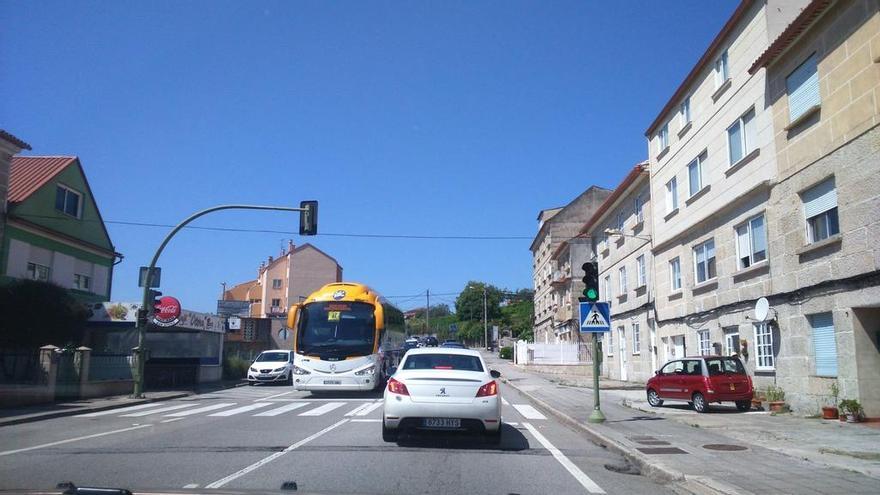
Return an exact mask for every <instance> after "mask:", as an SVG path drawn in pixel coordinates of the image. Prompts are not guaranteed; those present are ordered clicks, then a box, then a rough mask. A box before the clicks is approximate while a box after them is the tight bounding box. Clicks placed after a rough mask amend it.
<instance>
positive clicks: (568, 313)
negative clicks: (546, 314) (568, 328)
mask: <svg viewBox="0 0 880 495" xmlns="http://www.w3.org/2000/svg"><path fill="white" fill-rule="evenodd" d="M573 318H574V312H573V311H572V306H571V305H570V304H564V305H562V306H559V308H558V309H557V310H556V312H555V313H553V319H554V320H556V321H559V322H563V321H568V320H571V319H573Z"/></svg>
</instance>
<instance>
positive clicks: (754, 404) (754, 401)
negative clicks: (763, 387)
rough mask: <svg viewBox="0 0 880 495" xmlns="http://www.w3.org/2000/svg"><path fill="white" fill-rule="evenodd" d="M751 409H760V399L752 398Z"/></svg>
mask: <svg viewBox="0 0 880 495" xmlns="http://www.w3.org/2000/svg"><path fill="white" fill-rule="evenodd" d="M752 409H762V407H761V399H752Z"/></svg>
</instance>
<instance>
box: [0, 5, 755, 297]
mask: <svg viewBox="0 0 880 495" xmlns="http://www.w3.org/2000/svg"><path fill="white" fill-rule="evenodd" d="M737 3H738V2H736V1H734V0H724V1H712V2H705V1H702V0H699V1H675V2H666V1H648V2H634V1H621V2H615V3H614V5H613V7H611V8H609V7H608V5H609V4H607V3H604V2H597V1H596V2H594V1H589V2H583V1H570V2H563V1H559V2H545V1H531V2H513V1H497V2H489V1H476V2H474V1H462V2H451V1H444V2H439V1H438V2H353V1H352V2H324V1H321V2H286V1H278V2H266V1H255V2H220V1H218V2H195V1H194V2H149V3H146V2H143V3H135V2H111V1H103V2H61V1H58V2H28V3H18V2H9V1H2V4H0V5H2V7H0V24H2V25H3V26H4V29H3V30H2V31H0V66H2V67H3V68H4V70H3V71H2V72H0V92H2V94H3V95H4V96H3V98H2V101H0V127H2V128H5V129H7V130H8V131H10V132H12V133H13V134H15V135H16V136H18V137H20V138H21V139H23V140H25V141H27V142H29V143H30V144H31V145H32V146H33V148H34V149H33V151H32V152H30V153H28V154H35V155H77V156H79V157H80V159H81V160H82V163H83V166H84V168H85V170H86V174H87V175H88V178H89V181H90V183H91V186H92V190H93V192H94V193H95V195H96V197H97V200H98V204H99V207H100V209H101V212H102V214H103V216H104V219H105V220H108V221H129V222H152V223H162V224H174V223H177V222H178V221H180V220H181V219H183V218H184V217H185V216H187V215H188V214H190V213H191V212H193V211H195V210H198V209H201V208H205V207H209V206H213V205H216V204H222V203H252V204H269V205H297V204H298V203H299V201H300V200H302V199H317V200H319V201H320V205H321V206H320V230H321V231H322V232H326V233H349V234H413V235H474V236H482V235H501V236H533V235H534V234H535V231H536V227H537V223H536V220H535V217H536V215H537V212H538V210H540V209H543V208H548V207H554V206H560V205H563V204H565V203H567V202H568V201H570V200H571V199H572V198H574V197H575V196H576V195H577V194H579V193H580V192H581V191H583V190H584V189H586V188H587V187H589V186H590V185H592V184H596V185H600V186H604V187H614V186H615V185H616V184H617V183H618V181H619V180H620V179H621V178H622V177H623V175H624V174H625V173H626V172H627V170H628V169H629V168H630V167H631V166H632V165H633V164H635V163H636V162H638V161H641V160H643V159H644V158H645V155H646V152H647V147H646V144H645V138H644V135H643V133H644V130H645V128H646V127H647V126H648V124H649V123H650V122H651V121H652V120H653V119H654V117H655V116H656V114H657V113H658V112H659V110H660V109H661V108H662V106H663V105H664V104H665V103H666V100H667V99H668V98H669V96H671V94H672V92H673V91H674V90H675V89H676V88H677V86H678V84H679V83H680V82H681V80H682V79H683V78H684V76H685V75H686V74H687V72H688V71H689V70H690V68H691V67H692V66H693V64H694V63H695V62H696V61H697V59H698V58H699V56H700V55H701V54H702V52H703V51H704V50H705V48H706V47H707V46H708V44H709V42H710V41H711V40H712V38H713V37H714V35H715V34H716V33H717V32H718V30H720V28H721V26H722V25H723V24H724V21H725V20H726V19H727V17H728V16H729V15H730V14H731V13H732V12H733V10H734V8H735V7H736V4H737ZM196 225H202V226H218V227H232V228H235V227H240V228H248V229H264V230H274V231H283V232H286V231H289V232H294V231H296V229H297V225H298V217H297V216H296V215H295V214H292V213H274V212H272V213H267V212H223V213H217V214H214V215H213V216H208V217H205V218H204V219H202V220H200V221H198V222H197V223H196ZM108 229H109V232H110V235H111V238H112V240H113V242H114V244H115V246H116V248H117V250H118V251H119V252H121V253H123V254H124V255H125V260H124V261H123V262H122V263H121V264H120V265H118V266H117V268H116V271H115V276H114V282H113V299H114V300H137V299H139V297H138V292H137V290H138V289H137V269H138V267H139V266H140V265H146V264H147V263H148V262H149V258H150V256H151V255H152V252H153V251H154V250H155V248H156V246H157V245H158V243H159V242H160V241H161V239H162V236H163V235H164V234H165V233H166V232H167V231H168V229H166V228H151V227H136V226H128V225H122V224H113V223H111V224H108ZM288 238H292V239H293V240H294V242H295V243H297V244H300V243H303V242H306V241H308V242H311V243H313V244H315V245H316V246H318V247H320V248H321V249H323V250H325V251H327V252H328V253H330V254H332V255H333V256H335V257H336V258H337V259H338V260H339V262H340V263H341V264H342V265H343V267H344V270H345V272H344V273H345V278H346V279H347V280H354V281H362V282H365V283H368V284H370V285H372V286H374V287H375V288H376V289H378V290H379V291H380V292H382V293H384V294H386V295H393V296H399V295H409V294H417V293H423V292H424V291H425V289H431V291H432V292H437V293H448V292H457V291H459V290H460V289H461V288H462V287H463V286H464V285H465V284H466V282H467V281H468V280H485V281H487V282H490V283H492V284H495V285H498V286H501V287H507V288H511V289H515V288H521V287H529V286H531V257H530V253H529V250H528V246H529V243H530V241H529V240H501V241H463V240H417V239H408V240H407V239H370V238H352V237H330V236H318V237H315V238H310V239H304V238H299V237H298V236H296V235H292V234H291V235H284V234H265V233H240V232H239V233H234V232H214V231H195V230H189V231H184V232H183V233H182V234H180V235H178V236H177V237H176V238H175V239H174V240H173V241H172V243H171V244H170V245H169V247H168V249H166V251H165V254H164V255H163V256H162V258H161V259H160V263H159V264H160V266H162V268H163V280H162V285H163V287H162V290H163V292H165V293H166V294H173V295H176V296H177V297H178V298H180V300H181V302H182V304H183V306H184V307H186V308H190V309H195V310H201V311H211V310H213V309H214V307H215V300H216V299H217V297H218V296H219V294H220V283H221V282H228V283H230V284H231V283H236V282H241V281H244V280H247V279H250V278H253V277H254V276H255V275H256V272H257V267H258V265H259V263H260V261H261V260H262V259H265V258H266V257H268V256H269V255H276V256H277V254H278V252H279V251H280V249H281V246H282V244H286V242H287V239H288ZM397 300H398V301H400V302H401V305H402V306H403V307H413V306H415V305H418V304H420V303H421V304H423V301H424V298H418V297H417V298H408V299H407V298H398V299H397ZM453 300H454V297H453V296H439V297H437V298H434V299H433V300H432V302H435V301H437V302H448V303H451V302H452V301H453Z"/></svg>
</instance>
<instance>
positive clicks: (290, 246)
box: [287, 239, 294, 253]
mask: <svg viewBox="0 0 880 495" xmlns="http://www.w3.org/2000/svg"><path fill="white" fill-rule="evenodd" d="M293 248H294V245H293V239H288V240H287V252H288V253H292V252H293Z"/></svg>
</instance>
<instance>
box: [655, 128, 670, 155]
mask: <svg viewBox="0 0 880 495" xmlns="http://www.w3.org/2000/svg"><path fill="white" fill-rule="evenodd" d="M657 143H658V146H659V149H658V150H657V153H662V152H663V150H665V149H666V148H668V147H669V124H668V123H666V124H663V127H661V128H660V132H659V133H657Z"/></svg>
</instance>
